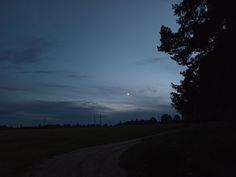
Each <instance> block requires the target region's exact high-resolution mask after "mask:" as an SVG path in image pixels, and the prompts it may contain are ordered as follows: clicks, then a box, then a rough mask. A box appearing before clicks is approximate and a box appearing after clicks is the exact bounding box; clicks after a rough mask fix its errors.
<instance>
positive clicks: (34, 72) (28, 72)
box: [17, 70, 56, 74]
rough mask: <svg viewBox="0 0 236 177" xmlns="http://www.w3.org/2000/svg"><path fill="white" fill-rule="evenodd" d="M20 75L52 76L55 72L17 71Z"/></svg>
mask: <svg viewBox="0 0 236 177" xmlns="http://www.w3.org/2000/svg"><path fill="white" fill-rule="evenodd" d="M17 73H20V74H54V73H56V72H55V71H50V70H35V71H18V72H17Z"/></svg>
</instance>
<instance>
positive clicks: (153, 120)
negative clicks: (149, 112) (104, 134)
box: [117, 114, 181, 126]
mask: <svg viewBox="0 0 236 177" xmlns="http://www.w3.org/2000/svg"><path fill="white" fill-rule="evenodd" d="M180 121H181V118H180V116H179V115H177V114H176V115H174V116H173V117H172V116H171V115H170V114H163V115H162V116H161V118H160V120H159V121H158V120H157V119H156V118H155V117H151V118H150V119H136V120H130V121H125V122H120V123H118V124H117V125H118V126H119V125H145V124H158V123H159V124H160V123H177V122H180Z"/></svg>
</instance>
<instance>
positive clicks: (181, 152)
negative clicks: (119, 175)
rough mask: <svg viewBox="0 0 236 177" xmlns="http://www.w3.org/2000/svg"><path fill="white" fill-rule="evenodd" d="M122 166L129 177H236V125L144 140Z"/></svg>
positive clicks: (200, 127)
mask: <svg viewBox="0 0 236 177" xmlns="http://www.w3.org/2000/svg"><path fill="white" fill-rule="evenodd" d="M120 164H121V166H122V167H124V168H125V169H126V170H127V171H128V176H129V177H154V176H155V177H156V176H159V177H188V176H189V177H235V176H236V172H235V169H236V124H235V123H223V122H221V123H219V122H218V123H207V124H199V125H194V126H192V127H191V128H190V127H189V128H185V129H182V130H179V131H178V132H173V133H169V134H168V133H167V134H164V135H162V136H158V137H153V138H150V139H147V140H144V141H143V142H142V143H141V144H138V145H136V146H134V147H132V148H130V149H129V150H128V151H126V152H125V153H124V154H123V155H122V156H121V163H120Z"/></svg>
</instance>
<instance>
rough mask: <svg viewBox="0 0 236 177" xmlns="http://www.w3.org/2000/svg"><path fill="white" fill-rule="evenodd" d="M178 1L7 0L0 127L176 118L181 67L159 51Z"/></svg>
mask: <svg viewBox="0 0 236 177" xmlns="http://www.w3.org/2000/svg"><path fill="white" fill-rule="evenodd" d="M177 2H178V0H57V1H48V0H1V1H0V24H1V28H0V46H1V47H0V75H1V80H0V125H2V124H6V125H36V124H43V123H45V122H46V123H82V124H88V123H93V114H98V113H99V112H101V113H102V117H103V122H104V123H105V122H107V123H117V122H119V121H121V120H122V121H123V120H130V119H136V118H149V117H151V116H155V117H156V116H157V114H158V113H159V114H163V113H174V110H173V108H172V107H171V105H170V102H171V101H170V98H169V97H170V92H171V91H173V90H172V88H171V82H174V83H178V82H179V80H180V79H181V77H180V74H179V72H180V71H181V67H180V66H178V65H177V64H176V63H175V62H174V61H172V60H171V59H169V57H168V56H167V55H166V54H164V53H160V52H158V51H157V49H156V46H157V45H159V44H160V42H159V39H160V35H159V30H160V27H161V25H167V26H170V27H171V28H172V29H177V25H176V23H175V20H176V17H174V16H173V10H172V9H171V4H173V3H177Z"/></svg>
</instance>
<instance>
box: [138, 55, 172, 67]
mask: <svg viewBox="0 0 236 177" xmlns="http://www.w3.org/2000/svg"><path fill="white" fill-rule="evenodd" d="M166 59H168V57H154V58H147V59H142V60H139V61H137V62H136V64H138V65H143V64H153V63H158V62H163V61H165V60H166Z"/></svg>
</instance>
